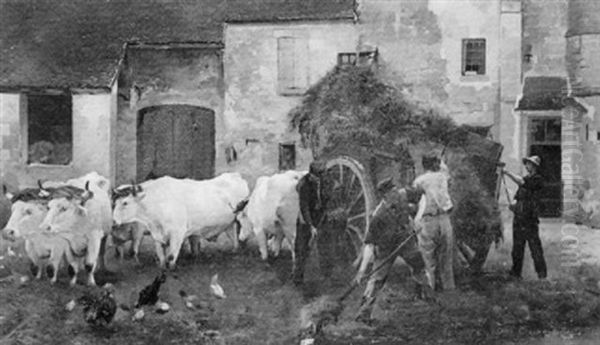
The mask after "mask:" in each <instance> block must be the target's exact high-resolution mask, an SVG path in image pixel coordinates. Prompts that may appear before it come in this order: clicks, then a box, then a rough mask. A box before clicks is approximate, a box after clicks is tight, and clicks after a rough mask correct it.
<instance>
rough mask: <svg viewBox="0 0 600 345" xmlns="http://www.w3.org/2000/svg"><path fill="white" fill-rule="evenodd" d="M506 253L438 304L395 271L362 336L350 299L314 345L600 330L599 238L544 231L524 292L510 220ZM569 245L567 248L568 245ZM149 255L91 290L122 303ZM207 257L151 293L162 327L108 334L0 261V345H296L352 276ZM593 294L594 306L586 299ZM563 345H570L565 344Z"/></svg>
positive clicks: (12, 262)
mask: <svg viewBox="0 0 600 345" xmlns="http://www.w3.org/2000/svg"><path fill="white" fill-rule="evenodd" d="M505 224H506V227H505V228H506V230H505V233H506V235H507V236H506V237H507V238H506V241H505V243H503V244H502V246H501V247H500V248H498V249H492V251H491V252H490V255H489V257H488V262H487V263H486V266H485V269H486V271H487V272H488V273H487V274H485V275H482V276H480V277H476V278H473V277H459V287H460V290H459V291H457V292H454V293H441V294H439V301H440V303H439V304H427V303H425V302H423V301H420V300H415V299H414V298H413V297H414V296H413V291H412V287H411V286H410V284H409V283H407V279H406V278H407V275H408V271H407V269H406V267H405V266H403V265H402V263H398V265H397V267H396V268H395V270H394V273H393V274H392V277H391V279H390V281H389V282H388V284H387V286H386V287H385V288H384V291H383V293H382V294H381V296H380V298H379V302H378V305H377V308H376V309H375V313H374V317H375V318H376V320H377V321H376V322H375V323H374V324H373V325H372V326H371V327H366V326H364V325H362V324H358V323H355V322H353V321H352V316H353V314H354V313H355V312H356V309H357V306H358V303H359V300H360V291H355V292H354V293H353V295H352V296H351V298H349V299H348V300H347V302H346V303H345V309H344V312H343V313H342V316H341V319H340V321H339V322H338V323H337V324H335V325H329V326H327V327H325V329H324V332H323V334H322V335H321V337H318V338H317V339H316V342H315V343H322V344H404V343H406V344H408V343H419V344H439V343H444V344H483V343H485V344H508V343H529V342H530V341H532V340H535V339H540V338H541V337H543V336H544V335H545V334H550V335H552V334H554V335H556V334H559V335H565V336H568V337H569V336H572V335H574V334H578V333H586V332H590V331H592V330H593V329H597V326H598V325H600V321H599V320H600V300H599V298H600V296H599V295H600V287H599V286H598V279H599V278H600V271H599V270H598V268H599V267H600V251H599V250H598V248H600V231H597V230H589V229H583V228H582V229H580V230H579V231H575V229H574V228H573V227H570V228H569V227H565V225H564V224H562V223H560V222H558V221H544V223H543V224H542V238H543V240H542V241H543V244H544V249H545V253H546V259H547V261H548V266H549V276H550V279H549V281H548V282H538V281H537V280H536V279H535V273H534V272H533V269H532V266H533V264H532V262H531V259H530V257H529V253H528V252H527V253H526V256H527V258H526V260H525V269H524V280H523V281H521V282H515V281H511V280H508V279H507V278H506V275H505V274H504V273H505V271H506V270H507V269H508V268H509V267H510V266H509V265H510V246H511V243H510V242H511V241H510V233H511V227H510V223H509V219H507V220H506V223H505ZM567 235H572V236H573V237H568V236H567ZM152 248H153V246H152V245H151V243H150V241H149V238H146V240H145V243H144V247H143V254H142V255H141V259H142V262H143V264H144V265H143V266H141V267H140V266H136V265H135V264H134V263H133V262H132V261H131V260H126V261H125V262H124V263H122V264H121V263H119V262H118V261H116V260H115V259H113V258H112V253H113V251H112V250H109V254H108V255H107V258H108V260H109V264H108V267H109V270H110V271H111V273H107V274H100V275H99V276H98V280H99V282H100V283H103V282H106V281H109V282H112V283H113V284H114V285H115V287H116V290H117V293H116V294H117V299H118V301H119V302H120V303H128V301H129V300H130V299H131V294H132V293H134V292H135V291H139V290H140V289H142V288H143V287H144V286H145V285H147V284H149V283H150V282H151V281H152V279H153V278H154V277H155V276H156V275H157V274H158V269H157V268H156V266H155V264H154V262H153V256H152V254H153V251H152ZM208 252H209V254H208V255H206V256H205V257H203V258H200V259H197V260H194V259H193V258H189V257H187V258H186V257H184V258H183V259H182V261H181V264H180V265H179V268H178V269H177V271H176V272H173V273H170V274H169V276H168V278H167V283H166V284H165V285H164V286H163V287H162V288H161V298H162V299H163V300H164V301H166V302H168V303H169V304H170V306H171V310H170V311H169V312H168V313H167V314H164V315H160V314H157V313H154V312H153V310H152V308H149V309H147V310H146V316H145V318H144V319H143V320H141V321H135V322H134V321H132V319H131V315H130V314H129V313H128V312H125V311H122V310H119V312H118V313H117V315H116V317H115V320H114V322H113V324H112V325H111V326H110V327H108V328H107V329H102V328H99V329H96V328H92V327H90V326H89V325H87V324H86V323H85V322H84V321H83V320H82V313H81V310H80V309H79V308H76V309H75V310H74V311H72V312H68V311H66V310H65V305H66V304H67V303H68V302H69V301H70V300H72V299H74V298H77V297H79V296H80V295H81V294H82V293H83V292H84V291H85V290H86V289H87V288H86V287H85V286H82V285H78V286H76V287H75V288H70V287H68V285H67V279H66V278H67V277H65V276H62V277H61V278H62V279H61V280H60V281H59V283H58V284H57V285H56V286H50V285H49V282H48V281H47V280H43V281H33V282H28V283H25V284H21V283H20V282H19V280H20V279H19V278H20V276H21V275H22V274H26V273H27V271H28V268H27V264H26V263H25V262H24V261H23V259H16V258H14V257H10V258H9V257H6V256H5V258H4V264H8V265H9V266H10V267H11V268H12V270H13V273H14V274H13V276H12V278H13V279H10V278H9V279H6V280H4V281H3V282H2V283H0V343H1V344H82V345H83V344H115V343H119V344H128V345H134V344H298V343H299V339H298V337H297V335H298V331H299V327H300V320H299V311H300V309H301V307H302V306H304V305H305V304H306V303H308V302H310V301H312V300H313V299H314V298H315V297H317V296H319V295H321V294H331V295H333V296H335V295H337V294H340V293H341V292H342V291H343V289H344V288H345V287H346V284H347V282H348V279H349V278H350V277H351V272H346V273H345V274H344V273H339V272H338V273H339V274H336V275H334V279H333V281H332V280H329V279H321V278H320V276H319V274H318V270H317V269H316V267H318V265H317V263H316V262H315V260H314V259H313V261H312V262H311V263H310V265H309V267H312V268H314V269H313V270H312V271H311V273H309V275H308V277H307V280H308V283H307V284H306V286H305V287H304V288H303V289H297V288H294V287H293V286H292V284H291V282H289V281H288V277H289V272H290V268H291V263H290V257H289V255H285V254H284V255H283V256H282V257H281V258H279V259H277V260H271V261H270V262H269V263H263V262H261V261H260V259H259V258H258V253H256V252H255V251H254V250H249V251H246V252H242V253H238V254H230V253H228V252H220V251H218V250H214V248H209V250H208ZM215 273H218V274H219V280H220V283H221V285H222V286H223V288H224V289H225V293H226V294H227V298H226V299H224V300H217V299H215V298H214V297H211V295H210V293H209V283H210V278H211V276H212V275H213V274H215ZM182 289H183V290H184V291H186V292H187V293H188V294H196V295H198V296H199V297H200V300H201V302H202V303H200V304H201V306H200V308H197V309H193V310H192V309H188V308H186V307H185V306H184V303H183V301H182V299H181V298H180V296H179V294H178V292H179V290H182ZM596 293H597V294H598V295H596ZM571 341H572V340H571Z"/></svg>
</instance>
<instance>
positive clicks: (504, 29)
mask: <svg viewBox="0 0 600 345" xmlns="http://www.w3.org/2000/svg"><path fill="white" fill-rule="evenodd" d="M599 50H600V2H597V1H588V0H551V1H547V0H485V1H484V0H182V1H176V0H157V1H146V0H130V1H125V0H111V1H108V0H91V1H90V0H68V1H51V0H38V1H30V0H9V1H2V2H0V145H1V148H0V177H1V178H2V180H3V181H6V182H7V183H10V184H14V185H18V186H27V185H32V184H34V183H35V181H36V180H37V179H40V178H42V179H58V180H60V179H66V178H69V177H73V176H78V175H81V174H83V173H86V172H88V171H91V170H95V171H97V172H99V173H101V174H103V175H105V176H109V177H110V179H111V181H113V182H114V183H116V184H120V183H126V182H128V181H131V180H137V181H143V180H145V179H147V178H150V177H153V176H161V175H166V174H168V175H172V176H177V177H190V178H196V179H203V178H209V177H212V176H214V175H216V174H219V173H221V172H223V171H232V170H235V171H240V172H241V173H243V174H244V175H245V177H247V178H248V179H250V180H253V179H254V178H256V177H257V176H259V175H262V174H267V173H273V172H276V171H278V170H282V169H288V168H294V169H306V168H307V166H308V163H309V162H310V161H311V159H312V157H311V154H310V152H309V151H308V150H306V149H304V148H302V147H301V146H300V143H299V137H298V135H297V134H296V133H294V132H292V131H290V126H289V119H288V117H287V113H288V111H289V110H290V109H292V108H293V107H294V106H295V105H297V104H298V103H299V102H300V100H301V98H302V95H303V93H304V92H305V91H306V90H307V88H309V87H310V85H312V84H313V83H315V82H316V81H317V80H319V78H321V77H322V76H324V75H325V74H326V73H327V72H328V71H329V70H331V69H332V68H333V67H334V66H335V65H336V64H346V63H357V62H359V63H360V61H361V59H365V58H371V59H373V58H375V59H376V61H377V66H378V68H383V69H385V72H386V73H384V75H385V77H386V78H387V82H389V83H390V84H400V83H402V84H403V85H406V84H408V85H410V90H411V92H412V94H413V96H414V97H415V98H416V99H417V100H419V101H420V102H423V103H424V104H427V105H430V106H434V107H436V108H438V109H440V110H441V111H442V113H444V114H445V115H447V116H450V117H452V118H454V119H455V120H456V121H457V122H458V123H464V124H471V125H477V126H490V128H491V129H490V135H491V136H492V137H493V138H494V139H495V140H498V141H500V142H501V143H502V144H503V145H504V153H503V159H504V161H506V162H507V164H508V166H509V168H511V169H512V170H513V171H514V170H517V171H519V170H521V169H522V167H521V164H520V157H522V156H524V155H530V154H538V155H540V156H542V159H543V162H544V163H543V164H544V167H543V169H544V174H545V176H546V181H547V188H546V193H545V195H544V200H543V203H544V210H543V212H544V215H546V216H561V215H566V214H568V212H569V210H571V209H572V205H573V204H575V203H577V200H578V196H579V195H580V194H581V188H582V187H581V186H582V185H586V186H587V187H586V188H587V190H588V194H589V193H591V192H594V191H597V193H600V177H599V176H598V174H597V173H596V172H597V171H599V170H600V169H599V168H600V167H599V164H600V162H599V160H598V158H599V152H598V148H599V147H600V146H599V144H598V141H599V140H600V122H599V120H598V116H597V115H596V114H595V109H596V107H598V106H600V98H599V97H598V95H600V61H598V59H599V58H598V56H600V54H598V53H599ZM586 180H587V182H585V183H584V181H586Z"/></svg>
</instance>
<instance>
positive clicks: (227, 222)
mask: <svg viewBox="0 0 600 345" xmlns="http://www.w3.org/2000/svg"><path fill="white" fill-rule="evenodd" d="M128 190H129V191H130V193H126V194H127V195H126V196H121V197H119V198H117V199H116V200H115V208H114V211H113V219H114V221H115V223H116V224H117V225H120V224H124V223H130V222H134V221H137V222H139V223H141V224H142V225H144V226H145V227H147V228H148V229H149V231H150V235H151V236H152V238H153V239H154V242H155V248H156V254H157V256H158V260H159V265H160V267H161V268H165V267H167V268H171V269H174V268H175V263H176V262H177V258H178V257H179V252H180V250H181V245H182V243H183V241H184V240H185V239H186V238H188V237H190V236H197V237H199V238H205V239H211V238H215V237H217V236H218V235H219V234H221V233H223V232H225V231H226V230H228V229H230V228H231V227H232V226H233V225H234V223H235V216H236V215H235V214H234V209H235V208H236V206H237V204H238V203H239V202H241V201H242V200H244V199H245V198H247V196H248V193H249V189H248V183H247V182H246V181H245V180H244V179H243V178H242V176H241V175H240V174H239V173H224V174H221V175H220V176H218V177H216V178H214V179H211V180H204V181H195V180H191V179H176V178H172V177H169V176H165V177H161V178H158V179H156V180H151V181H146V182H143V183H141V184H140V185H134V186H131V185H125V186H121V187H119V188H118V189H117V193H118V194H123V192H124V191H128Z"/></svg>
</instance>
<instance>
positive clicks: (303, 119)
mask: <svg viewBox="0 0 600 345" xmlns="http://www.w3.org/2000/svg"><path fill="white" fill-rule="evenodd" d="M408 89H409V87H408V85H406V86H405V87H401V89H399V88H396V87H392V86H390V85H387V84H385V83H383V82H382V81H381V80H380V79H379V78H378V77H377V72H376V71H375V70H374V69H372V68H371V67H361V66H343V67H336V68H334V69H333V70H332V71H330V72H329V73H328V74H327V75H326V76H325V77H323V78H322V79H321V80H320V81H319V82H318V83H316V84H315V85H314V86H313V87H311V88H310V89H309V90H308V91H307V93H306V95H305V97H304V99H303V101H302V103H301V104H300V105H299V106H298V107H296V108H295V109H293V110H292V111H291V112H290V114H289V116H290V121H291V125H292V128H294V129H295V130H298V132H299V133H300V135H301V138H302V144H303V145H304V146H305V147H309V148H310V149H311V150H312V152H313V156H314V157H319V156H321V154H322V153H323V152H326V151H327V150H328V149H329V148H331V147H335V146H337V145H338V144H339V143H340V142H341V143H352V144H355V145H361V146H367V147H373V148H385V150H388V151H389V148H390V147H399V146H402V147H406V148H407V149H408V151H409V152H410V156H411V157H409V156H406V159H407V160H411V161H410V162H409V161H407V162H406V163H407V164H410V165H413V164H414V165H415V166H417V167H419V166H420V161H421V154H422V153H423V152H425V151H427V150H430V149H431V148H439V149H440V150H442V149H443V150H444V153H445V155H446V156H447V160H448V162H447V164H448V167H449V169H450V174H451V177H452V180H451V186H450V194H451V197H452V199H453V201H454V204H455V210H454V212H453V215H452V222H453V226H454V228H455V229H456V236H457V239H459V240H460V241H462V242H464V243H466V244H467V245H468V246H469V247H470V248H471V249H473V250H475V252H477V249H478V248H483V249H485V248H489V245H490V244H491V242H492V241H494V240H496V241H497V240H499V239H500V238H501V236H502V222H501V219H500V212H499V210H498V207H497V202H496V200H495V173H496V163H497V160H498V159H499V156H500V153H501V146H500V145H499V144H496V143H493V142H491V141H489V140H485V138H484V137H485V136H486V135H487V131H488V130H489V128H473V127H468V126H458V125H457V124H456V123H455V122H454V121H453V120H452V119H451V118H449V117H445V116H442V115H440V114H439V112H438V111H436V110H435V109H432V108H430V107H425V106H423V105H422V104H419V102H417V101H415V100H413V99H411V97H410V94H409V93H408V92H407V90H408ZM482 134H483V136H482ZM490 143H492V144H491V145H496V146H493V147H492V146H489V145H490ZM486 145H487V146H486ZM490 152H493V154H492V155H490V154H489V153H490ZM417 171H419V170H417ZM485 246H487V247H485ZM484 251H485V250H484ZM462 252H463V254H465V255H467V256H471V257H469V259H470V260H472V259H473V255H474V253H473V252H472V251H468V250H465V251H462ZM485 252H486V254H487V251H485ZM479 259H480V260H481V264H483V261H485V256H483V257H482V258H479ZM476 261H477V260H476Z"/></svg>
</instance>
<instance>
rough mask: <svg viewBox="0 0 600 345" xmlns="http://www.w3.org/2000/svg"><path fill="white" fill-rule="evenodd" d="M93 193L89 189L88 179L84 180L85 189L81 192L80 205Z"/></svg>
mask: <svg viewBox="0 0 600 345" xmlns="http://www.w3.org/2000/svg"><path fill="white" fill-rule="evenodd" d="M93 196H94V193H92V192H91V191H90V181H86V182H85V191H84V192H83V193H82V194H81V206H84V205H85V203H86V201H88V200H90V199H91V198H92V197H93Z"/></svg>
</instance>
